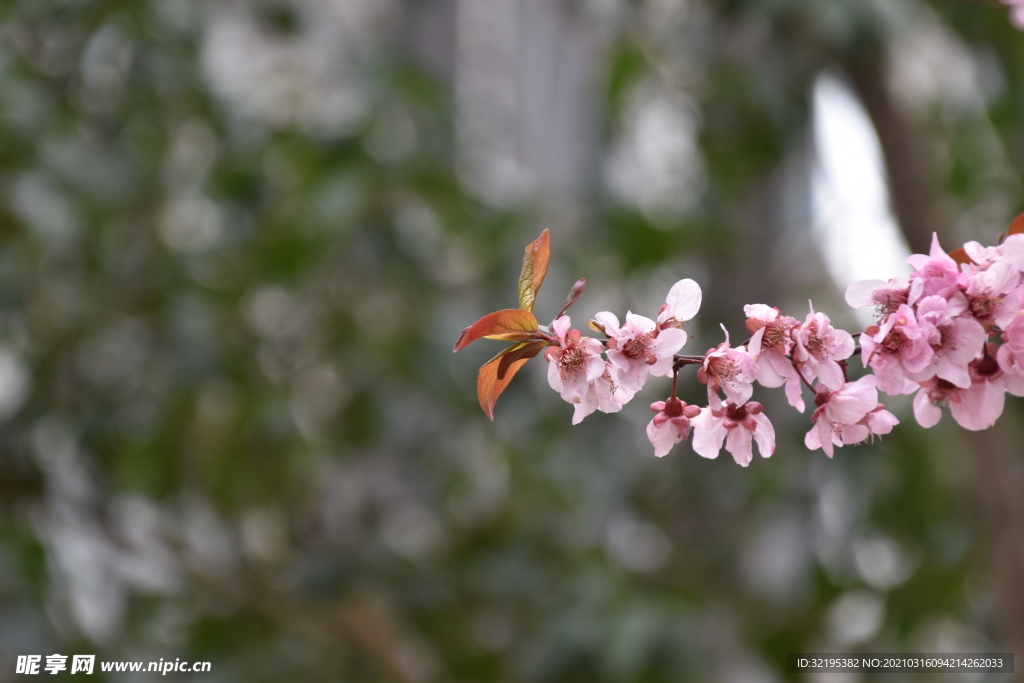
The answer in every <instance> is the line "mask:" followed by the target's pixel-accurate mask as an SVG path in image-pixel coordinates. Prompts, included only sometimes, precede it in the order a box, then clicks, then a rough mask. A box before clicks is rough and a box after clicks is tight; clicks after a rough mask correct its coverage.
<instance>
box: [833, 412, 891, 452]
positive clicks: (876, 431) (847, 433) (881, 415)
mask: <svg viewBox="0 0 1024 683" xmlns="http://www.w3.org/2000/svg"><path fill="white" fill-rule="evenodd" d="M899 423H900V421H899V420H897V419H896V416H895V415H893V414H892V413H890V412H889V411H888V410H886V409H885V406H884V405H882V404H881V403H879V404H878V405H877V406H875V409H874V410H872V411H871V412H869V413H868V414H867V415H865V416H864V419H862V420H861V421H860V422H858V423H857V424H853V425H849V426H848V427H845V428H843V431H842V434H841V435H840V438H841V439H842V442H843V443H844V444H847V445H849V444H855V443H860V442H862V441H866V440H868V439H869V438H873V437H875V436H883V435H885V434H888V433H889V432H891V431H892V428H893V427H895V426H896V425H898V424H899Z"/></svg>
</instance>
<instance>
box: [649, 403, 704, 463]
mask: <svg viewBox="0 0 1024 683" xmlns="http://www.w3.org/2000/svg"><path fill="white" fill-rule="evenodd" d="M651 410H652V411H654V412H655V413H657V415H655V416H654V419H653V420H651V421H650V422H649V423H648V425H647V438H648V439H650V440H651V444H652V445H653V446H654V455H656V456H657V457H659V458H660V457H662V456H664V455H665V454H667V453H668V452H669V451H670V450H672V446H674V445H675V444H677V443H679V442H680V441H685V440H686V439H687V438H689V436H690V429H691V423H690V420H691V419H692V418H695V417H697V416H698V415H700V408H698V407H697V406H690V405H687V404H686V403H684V402H682V401H680V400H679V399H678V398H675V397H674V396H673V397H672V398H670V399H669V400H667V401H657V402H656V403H652V404H651Z"/></svg>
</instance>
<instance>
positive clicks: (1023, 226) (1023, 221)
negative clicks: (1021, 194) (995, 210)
mask: <svg viewBox="0 0 1024 683" xmlns="http://www.w3.org/2000/svg"><path fill="white" fill-rule="evenodd" d="M1022 232H1024V213H1022V214H1021V215H1019V216H1017V217H1016V218H1014V219H1013V222H1012V223H1010V229H1009V230H1007V231H1006V234H1007V235H1017V234H1020V233H1022Z"/></svg>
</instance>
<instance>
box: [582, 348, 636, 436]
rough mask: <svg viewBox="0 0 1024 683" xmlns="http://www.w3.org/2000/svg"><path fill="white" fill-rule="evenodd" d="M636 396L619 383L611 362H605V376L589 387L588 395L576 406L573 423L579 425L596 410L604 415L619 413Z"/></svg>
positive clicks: (593, 381)
mask: <svg viewBox="0 0 1024 683" xmlns="http://www.w3.org/2000/svg"><path fill="white" fill-rule="evenodd" d="M635 394H636V392H635V391H630V390H629V389H626V388H625V387H623V386H622V385H621V384H619V383H618V381H617V380H616V372H615V368H614V367H613V366H612V364H611V363H610V362H609V361H605V364H604V374H602V375H601V376H600V377H598V378H597V379H595V380H592V381H591V382H590V383H589V384H588V385H587V393H586V395H585V396H584V397H583V399H582V400H581V401H580V402H579V403H577V404H576V412H575V413H573V416H572V423H573V424H574V425H575V424H579V423H580V422H582V421H583V418H585V417H586V416H587V415H590V414H591V413H592V412H594V411H595V410H600V411H601V412H602V413H617V412H619V411H620V410H622V406H624V405H625V404H627V403H629V402H630V401H631V400H632V399H633V396H634V395H635Z"/></svg>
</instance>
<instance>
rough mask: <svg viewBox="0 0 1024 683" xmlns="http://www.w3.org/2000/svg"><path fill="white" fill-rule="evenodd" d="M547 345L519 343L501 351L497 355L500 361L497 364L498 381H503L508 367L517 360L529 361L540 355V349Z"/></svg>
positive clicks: (545, 343) (538, 342)
mask: <svg viewBox="0 0 1024 683" xmlns="http://www.w3.org/2000/svg"><path fill="white" fill-rule="evenodd" d="M547 345H548V343H547V342H544V341H533V342H519V343H518V344H514V345H512V346H510V347H508V348H507V349H505V350H504V351H502V352H501V353H500V354H498V357H499V358H500V359H501V360H500V362H499V363H498V379H505V375H507V374H508V369H509V367H511V366H512V364H513V363H515V362H516V361H517V360H520V359H523V358H525V359H527V360H529V359H530V358H533V357H534V356H536V355H537V354H538V353H540V352H541V349H543V348H544V347H545V346H547Z"/></svg>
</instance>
